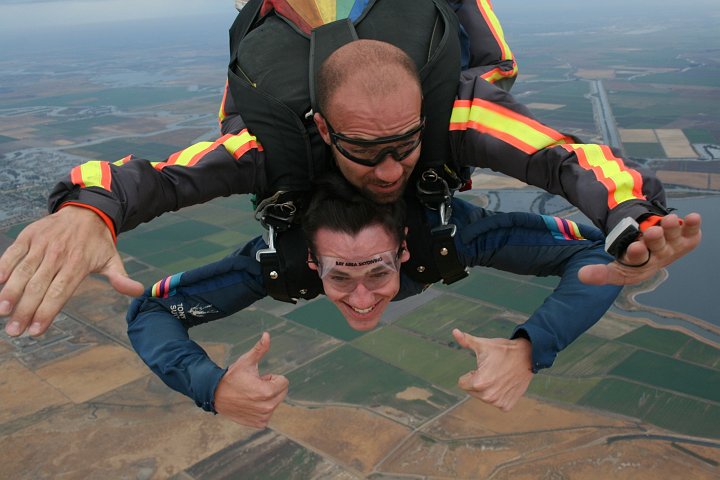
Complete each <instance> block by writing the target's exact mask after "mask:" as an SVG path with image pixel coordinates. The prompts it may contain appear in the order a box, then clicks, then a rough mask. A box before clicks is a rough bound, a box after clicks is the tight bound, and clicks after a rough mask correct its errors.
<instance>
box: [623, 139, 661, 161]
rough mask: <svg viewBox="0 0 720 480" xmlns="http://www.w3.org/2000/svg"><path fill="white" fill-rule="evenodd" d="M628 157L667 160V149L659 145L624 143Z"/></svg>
mask: <svg viewBox="0 0 720 480" xmlns="http://www.w3.org/2000/svg"><path fill="white" fill-rule="evenodd" d="M623 148H624V149H625V153H626V154H627V156H628V157H636V158H665V157H666V156H667V155H666V154H665V149H664V148H663V147H662V145H660V144H659V143H634V142H633V143H623Z"/></svg>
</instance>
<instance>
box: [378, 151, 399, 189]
mask: <svg viewBox="0 0 720 480" xmlns="http://www.w3.org/2000/svg"><path fill="white" fill-rule="evenodd" d="M374 174H375V177H376V178H377V179H378V180H380V181H382V182H386V183H393V182H397V181H398V180H400V177H402V174H403V166H402V163H400V162H398V161H397V160H395V159H394V158H393V156H392V155H390V154H389V153H388V154H387V155H385V158H383V160H382V161H381V162H380V163H378V164H377V165H376V166H375V169H374Z"/></svg>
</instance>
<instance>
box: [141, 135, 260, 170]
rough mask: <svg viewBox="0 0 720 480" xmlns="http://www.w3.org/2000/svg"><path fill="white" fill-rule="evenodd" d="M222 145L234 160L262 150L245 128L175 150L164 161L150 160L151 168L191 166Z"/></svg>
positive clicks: (253, 136)
mask: <svg viewBox="0 0 720 480" xmlns="http://www.w3.org/2000/svg"><path fill="white" fill-rule="evenodd" d="M221 146H222V147H224V148H225V150H227V152H228V153H229V154H230V155H232V156H233V158H235V159H236V160H237V159H238V158H240V157H241V156H243V155H244V154H245V153H247V152H248V151H249V150H251V149H253V148H255V149H257V150H259V151H262V145H260V142H258V141H257V138H256V137H255V135H251V134H250V132H248V131H247V129H245V130H243V131H241V132H240V133H238V134H237V135H230V134H228V135H223V136H222V137H220V138H218V139H217V140H215V141H214V142H199V143H196V144H194V145H191V146H189V147H188V148H186V149H184V150H180V151H179V152H175V153H173V154H172V155H170V157H168V159H167V161H165V162H152V165H153V168H155V169H156V170H162V169H163V168H165V167H167V166H169V165H180V166H183V167H192V166H193V165H195V164H196V163H198V162H199V161H200V160H202V159H203V158H204V157H205V156H206V155H207V154H208V153H210V152H212V151H214V150H216V149H217V148H218V147H221Z"/></svg>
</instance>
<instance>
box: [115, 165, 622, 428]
mask: <svg viewBox="0 0 720 480" xmlns="http://www.w3.org/2000/svg"><path fill="white" fill-rule="evenodd" d="M409 201H411V199H409ZM453 209H454V211H455V212H456V213H455V215H454V216H453V218H454V219H455V221H456V222H457V223H458V229H459V230H461V231H462V232H464V234H463V241H462V242H461V241H458V242H457V245H458V253H459V256H460V258H461V260H462V262H463V264H464V265H466V266H468V267H473V266H485V267H492V268H496V269H501V270H507V271H512V272H515V273H520V274H532V275H558V276H560V277H561V280H560V283H559V285H558V287H557V288H556V289H555V291H554V292H552V293H551V294H550V295H549V296H548V299H547V300H546V301H545V302H544V303H543V304H542V305H541V306H540V307H538V309H537V310H536V311H535V312H534V313H533V314H532V315H531V317H530V318H529V319H528V320H527V321H526V322H524V323H522V324H520V325H518V326H517V327H516V329H515V332H514V333H513V335H512V336H513V337H514V339H513V340H504V339H483V338H478V337H474V336H472V335H470V334H468V333H465V332H462V331H460V330H457V329H454V330H453V331H452V335H453V337H454V339H455V340H456V341H457V342H458V344H459V345H460V346H462V347H464V348H468V349H470V350H473V351H474V352H475V354H476V356H477V369H476V370H473V371H471V372H468V373H466V374H464V375H462V376H460V378H459V380H458V383H459V385H460V387H461V388H463V389H464V390H465V391H466V392H467V393H468V394H470V395H472V396H474V397H476V398H479V399H481V400H483V401H486V402H488V403H491V404H492V405H495V406H497V407H498V408H501V409H503V410H509V409H510V408H512V407H513V406H514V405H515V403H516V402H517V401H518V400H519V398H520V397H521V396H522V395H523V394H524V392H525V390H526V389H527V387H528V385H529V383H530V381H531V379H532V376H533V372H534V371H535V370H536V368H537V366H539V368H544V367H549V366H550V365H551V364H552V363H553V361H554V359H555V356H556V355H557V353H558V352H559V351H560V350H562V349H563V348H564V347H565V346H567V345H568V344H569V343H570V342H572V341H573V340H574V339H575V338H577V336H579V335H580V334H582V333H583V332H584V331H585V330H586V329H587V328H589V327H590V326H592V325H593V324H594V323H595V322H596V321H597V320H598V319H599V318H600V317H601V316H602V315H603V313H604V312H605V311H606V309H607V308H608V307H609V306H610V305H611V304H612V302H613V300H614V299H615V297H616V296H617V294H618V293H619V291H620V289H619V288H618V287H613V286H588V285H584V284H582V283H580V282H579V281H578V279H577V271H578V270H579V269H580V268H582V267H583V266H584V265H588V264H598V263H600V264H602V263H607V262H609V261H610V260H611V257H609V256H608V255H607V254H606V253H605V252H604V251H603V248H602V240H603V237H602V234H601V233H600V232H599V231H598V230H597V229H595V228H592V227H585V226H582V225H575V224H573V223H572V222H569V223H567V221H564V220H561V219H557V218H553V217H543V216H539V215H532V214H525V213H522V214H517V213H510V214H499V213H492V212H488V211H485V210H483V209H481V208H479V207H474V206H472V205H470V204H468V203H467V202H464V201H462V200H459V199H454V200H453ZM556 222H565V225H568V226H571V228H569V229H568V230H569V231H572V232H575V233H574V234H573V238H572V239H570V238H565V237H564V236H563V235H560V234H559V230H558V228H557V227H556V226H555V225H556ZM302 224H303V231H304V235H305V238H306V239H307V249H306V259H307V265H308V267H309V268H310V269H311V270H314V271H315V272H317V275H318V276H319V278H320V280H321V281H322V289H323V290H324V294H325V295H326V296H327V298H328V300H330V301H331V302H332V303H333V304H335V306H336V307H337V308H338V310H339V311H340V313H341V314H342V315H343V317H345V319H346V321H347V322H348V325H349V326H350V327H351V328H353V329H355V330H358V331H368V330H372V329H373V328H375V327H377V326H378V324H379V323H380V321H381V317H382V315H383V312H384V311H385V309H386V308H387V306H388V304H389V302H390V301H391V300H393V299H395V300H398V299H402V298H405V297H407V296H409V295H413V294H417V293H419V292H421V291H423V290H424V289H425V288H426V285H423V284H420V283H418V282H415V281H414V280H412V279H411V278H409V277H408V276H407V275H404V274H403V272H402V270H401V266H402V265H403V264H404V263H406V262H407V261H408V260H409V259H410V257H411V256H412V255H413V250H414V244H413V242H414V239H413V237H412V236H410V237H406V235H407V231H408V229H407V227H406V215H405V202H404V201H403V200H402V199H401V200H399V201H397V202H387V203H385V204H380V205H378V204H376V203H373V202H371V201H369V200H368V199H367V197H365V196H363V195H359V194H358V193H357V191H355V190H354V189H352V188H351V187H350V186H349V185H348V184H347V183H346V182H345V181H344V180H343V179H342V178H340V177H338V176H328V177H325V178H324V179H322V181H320V182H319V183H317V184H316V185H315V188H314V194H313V198H312V200H311V202H310V205H309V206H308V209H307V212H306V213H305V214H304V216H303V221H302ZM265 247H266V245H265V243H264V242H263V241H262V239H261V238H257V239H255V240H253V241H251V242H249V243H248V244H247V245H246V246H245V247H243V248H242V249H240V250H239V251H238V252H236V253H235V254H233V255H231V256H230V257H227V258H226V259H223V260H221V261H219V262H216V263H214V264H210V265H207V266H205V267H201V268H199V269H196V270H192V271H188V272H185V273H181V274H177V275H173V276H171V277H167V278H165V279H163V280H161V281H159V282H158V283H156V284H155V285H154V286H153V287H151V288H149V289H148V290H147V291H146V292H145V294H144V295H143V296H142V297H140V298H138V299H136V300H135V301H134V302H133V304H132V305H131V308H130V310H129V312H128V315H127V321H128V336H129V338H130V341H131V343H132V345H133V348H134V349H135V350H136V351H137V352H138V354H139V355H140V357H141V358H142V359H143V361H145V363H146V364H147V365H148V366H149V367H150V368H151V369H152V370H153V371H154V372H155V373H156V374H157V375H158V376H159V377H160V378H161V379H162V380H163V381H164V382H165V383H166V384H167V385H168V386H170V387H171V388H173V389H175V390H177V391H179V392H181V393H183V394H185V395H187V396H189V397H190V398H192V399H193V400H194V401H195V402H196V404H197V405H198V406H199V407H201V408H203V409H204V410H207V411H212V412H216V413H220V414H222V415H224V416H227V417H228V418H231V419H232V420H234V421H236V422H239V423H241V424H244V425H248V426H253V427H264V426H266V425H267V422H268V421H269V419H270V417H271V415H272V413H273V411H274V410H275V408H276V407H277V405H278V404H279V403H281V402H282V401H283V399H284V398H285V395H286V394H287V391H288V381H287V379H286V378H285V377H284V376H282V375H277V374H262V375H261V374H260V372H259V370H258V364H259V362H260V360H261V359H262V358H263V356H264V355H265V354H266V353H267V352H268V350H269V348H270V335H269V333H267V332H266V333H263V334H262V335H261V338H260V340H259V341H258V342H257V344H256V345H255V346H254V347H253V348H252V349H251V350H250V351H248V352H247V353H245V354H244V355H242V356H241V357H240V358H238V359H237V360H236V361H235V362H233V363H232V364H231V365H230V366H229V367H228V368H227V369H223V368H221V367H220V366H218V365H217V364H215V363H214V362H213V361H212V360H211V359H210V358H209V357H208V355H207V354H206V353H205V351H203V349H202V348H201V347H200V346H199V345H197V344H196V343H195V342H193V341H192V340H191V339H190V337H189V335H188V330H189V328H191V327H193V326H196V325H199V324H202V323H206V322H209V321H214V320H217V319H220V318H223V317H226V316H228V315H231V314H232V313H235V312H237V311H240V310H242V309H244V308H246V307H248V306H250V305H251V304H252V303H254V302H255V301H257V300H259V299H261V298H263V297H264V296H265V295H266V292H265V288H266V287H265V285H264V283H263V282H262V280H261V279H259V278H258V273H259V266H258V264H257V262H256V261H255V260H254V258H255V254H256V253H257V251H258V250H260V249H263V248H265ZM529 259H532V260H529ZM316 278H317V277H316ZM450 333H451V332H448V336H449V334H450ZM530 337H531V338H533V344H532V346H531V344H530V342H529V341H528V338H530ZM460 373H461V372H458V374H460ZM488 378H492V381H488Z"/></svg>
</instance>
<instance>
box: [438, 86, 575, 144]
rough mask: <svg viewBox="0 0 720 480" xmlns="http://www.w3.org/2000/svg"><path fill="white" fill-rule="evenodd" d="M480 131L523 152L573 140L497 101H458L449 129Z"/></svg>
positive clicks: (454, 106) (454, 107)
mask: <svg viewBox="0 0 720 480" xmlns="http://www.w3.org/2000/svg"><path fill="white" fill-rule="evenodd" d="M468 129H471V130H477V131H478V132H481V133H487V134H489V135H492V136H493V137H496V138H498V139H500V140H502V141H504V142H506V143H509V144H510V145H512V146H514V147H515V148H517V149H518V150H521V151H522V152H524V153H526V154H528V155H532V154H533V153H535V152H537V151H539V150H542V149H543V148H547V147H549V146H552V145H559V144H563V143H571V142H572V139H570V138H569V137H567V136H565V135H563V134H562V133H560V132H558V131H557V130H553V129H552V128H550V127H547V126H545V125H543V124H542V123H540V122H538V121H536V120H533V119H532V118H529V117H526V116H524V115H521V114H519V113H517V112H514V111H512V110H510V109H508V108H505V107H503V106H500V105H498V104H495V103H492V102H488V101H487V100H481V99H479V98H476V99H473V100H472V102H471V101H470V100H456V101H455V104H454V105H453V110H452V114H451V116H450V130H468Z"/></svg>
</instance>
